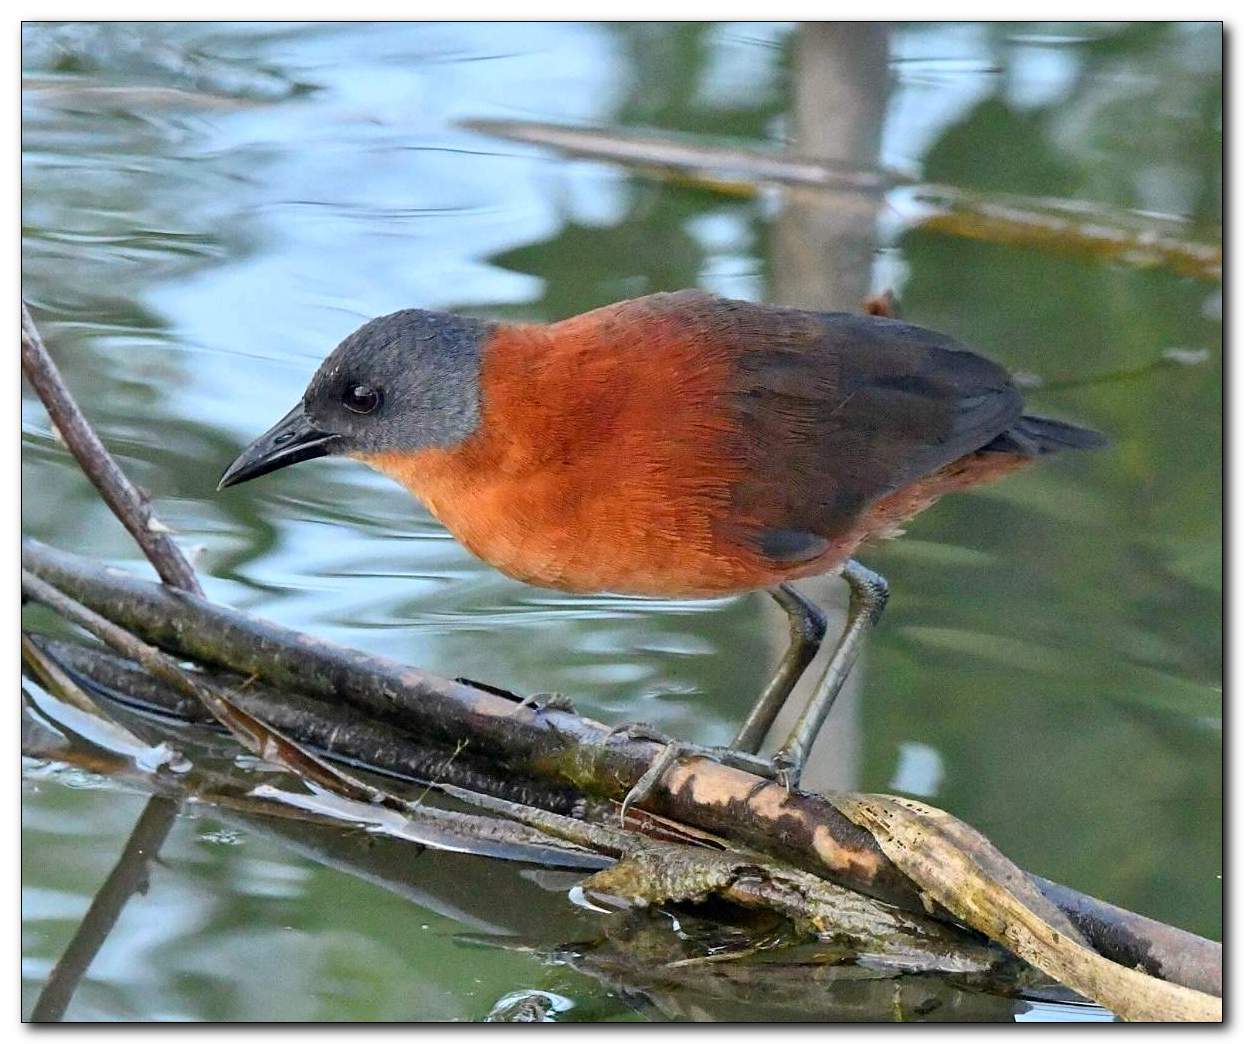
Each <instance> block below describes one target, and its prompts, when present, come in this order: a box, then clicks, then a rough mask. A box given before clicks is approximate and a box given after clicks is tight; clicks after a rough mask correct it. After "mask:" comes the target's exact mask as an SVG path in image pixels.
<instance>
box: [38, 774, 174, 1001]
mask: <svg viewBox="0 0 1244 1044" xmlns="http://www.w3.org/2000/svg"><path fill="white" fill-rule="evenodd" d="M177 809H178V802H176V801H170V800H169V799H168V798H165V797H153V798H151V799H150V800H149V801H148V802H147V807H146V808H144V809H143V813H142V815H141V816H139V817H138V822H137V823H135V824H134V830H133V831H132V832H131V834H130V839H129V840H128V841H127V842H126V843H125V848H124V850H123V851H122V852H121V858H120V859H118V860H117V865H116V866H114V867H113V868H112V873H110V874H109V875H108V879H107V880H106V881H105V882H104V883H103V886H102V887H101V888H100V889H99V891H98V892H96V893H95V898H94V900H93V901H92V902H91V906H90V909H88V910H87V912H86V916H85V917H83V918H82V923H81V924H80V925H79V926H78V930H77V932H75V933H74V937H73V939H71V940H70V942H69V945H68V946H67V947H66V948H65V952H64V953H63V954H61V958H60V960H59V961H57V962H56V967H54V968H53V969H52V974H51V975H49V976H48V980H47V983H46V985H44V987H43V992H42V993H40V994H39V999H38V1000H37V1001H35V1006H34V1009H33V1010H32V1011H31V1013H30V1019H31V1021H32V1022H59V1021H60V1020H61V1019H62V1018H64V1016H65V1009H66V1008H68V1006H69V1001H70V999H71V998H72V997H73V994H74V991H75V990H76V989H77V988H78V983H79V982H81V980H82V976H83V975H85V974H86V970H87V968H89V967H90V966H91V961H93V960H94V959H95V955H96V954H97V953H98V952H99V949H100V947H101V946H103V944H104V941H105V940H106V939H107V938H108V933H109V932H111V931H112V928H113V926H114V925H115V924H116V923H117V919H118V918H119V917H120V916H121V911H122V910H123V909H124V908H125V904H126V903H127V902H129V899H130V896H132V895H133V894H134V893H135V892H138V893H141V894H144V895H145V894H146V892H147V883H148V881H147V867H148V864H149V863H150V862H151V860H152V859H153V858H154V857H155V855H156V853H157V852H158V851H159V850H160V846H161V845H162V844H163V843H164V839H165V838H166V837H168V832H169V830H171V829H172V826H173V821H174V820H175V819H176V818H177Z"/></svg>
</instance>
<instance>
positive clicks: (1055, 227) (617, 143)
mask: <svg viewBox="0 0 1244 1044" xmlns="http://www.w3.org/2000/svg"><path fill="white" fill-rule="evenodd" d="M462 126H464V127H466V128H468V129H469V130H474V131H478V132H480V133H481V134H490V135H494V136H496V137H499V138H507V139H510V140H513V141H523V142H530V143H533V144H537V145H546V146H549V147H551V148H555V149H558V150H559V151H561V152H564V153H567V154H569V155H572V156H586V157H590V158H593V159H601V160H606V161H612V162H614V163H619V164H622V165H623V166H626V167H629V168H630V169H632V170H635V171H636V172H638V173H640V174H650V175H651V174H655V175H656V176H657V177H661V178H666V179H668V178H670V176H671V174H672V175H674V176H675V177H676V179H677V180H678V181H679V182H681V183H686V184H692V185H696V186H698V187H700V188H704V189H707V190H709V191H716V192H724V193H728V194H731V195H746V194H749V193H750V194H754V193H756V192H757V191H758V190H759V187H760V186H761V185H762V184H765V183H776V184H783V185H791V186H800V187H805V188H809V189H815V190H819V191H823V192H827V193H833V194H835V195H841V194H844V193H859V192H888V191H889V190H891V189H897V190H898V191H897V192H895V193H894V194H893V195H892V197H891V202H892V203H899V202H901V198H899V197H902V196H903V195H906V196H908V197H910V198H911V200H912V203H913V204H914V210H915V213H914V214H912V215H911V217H910V224H912V225H914V226H915V227H918V228H922V229H927V230H930V231H936V232H942V233H946V234H948V235H954V236H959V237H961V238H968V239H979V240H983V241H986V242H992V243H1006V244H1011V245H1015V246H1023V247H1033V248H1036V249H1040V250H1047V251H1054V252H1059V253H1072V254H1076V255H1077V256H1082V257H1085V256H1087V257H1095V258H1098V259H1101V260H1107V261H1112V262H1115V263H1118V264H1128V265H1135V266H1137V267H1142V268H1150V267H1154V266H1157V265H1164V266H1166V267H1168V268H1170V269H1171V270H1172V271H1175V272H1178V273H1179V274H1181V275H1189V276H1193V277H1195V278H1198V279H1203V280H1206V281H1208V282H1221V280H1222V245H1221V243H1215V242H1196V241H1193V240H1190V239H1187V238H1185V236H1184V234H1183V233H1184V230H1185V227H1186V226H1187V222H1186V221H1183V220H1181V219H1179V218H1154V217H1151V216H1150V215H1146V214H1142V213H1140V212H1138V211H1131V210H1123V209H1120V208H1118V207H1110V206H1107V205H1105V204H1100V203H1083V202H1080V201H1077V200H1067V199H1059V198H1047V197H1034V196H1017V195H1001V194H996V193H995V194H987V193H977V192H973V191H970V190H967V189H962V188H958V187H957V186H953V185H940V184H931V183H926V184H922V183H918V182H917V181H916V179H915V178H913V177H908V176H906V175H905V174H903V173H901V172H898V171H890V170H884V169H872V168H868V167H860V166H854V165H850V164H843V163H839V162H835V161H833V160H823V159H818V158H811V157H807V156H798V155H791V154H787V153H780V152H773V151H771V150H763V149H757V148H753V147H749V146H747V145H745V144H719V143H711V142H706V141H703V140H700V139H696V138H694V137H688V136H686V135H683V136H681V137H674V136H671V135H669V134H644V133H637V132H634V131H630V130H618V129H608V128H606V129H596V128H584V127H566V126H559V125H557V124H552V123H535V122H524V121H519V120H467V121H464V122H463V124H462ZM905 216H906V215H905Z"/></svg>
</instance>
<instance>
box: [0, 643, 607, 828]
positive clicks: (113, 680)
mask: <svg viewBox="0 0 1244 1044" xmlns="http://www.w3.org/2000/svg"><path fill="white" fill-rule="evenodd" d="M23 639H25V640H28V641H30V642H31V643H32V644H34V645H35V646H36V647H37V648H38V649H40V650H42V651H43V652H44V653H45V654H46V655H47V657H48V658H49V659H51V660H52V661H53V662H54V663H55V664H57V666H59V667H60V668H61V669H62V670H63V671H65V672H66V673H67V674H68V675H69V676H70V677H71V678H72V679H73V681H74V682H76V683H77V684H78V685H79V686H81V687H82V688H85V689H86V690H87V691H88V692H89V693H90V694H91V695H92V696H94V697H103V698H104V699H108V700H112V701H115V702H119V703H120V704H121V705H122V706H127V707H130V708H131V709H133V708H140V709H143V710H146V711H148V712H156V713H162V714H164V715H167V716H168V717H171V718H175V719H178V720H180V721H186V722H193V723H195V724H200V725H202V724H211V725H215V721H214V719H213V718H212V717H211V715H209V714H208V713H207V712H206V711H205V710H204V709H203V707H202V705H201V704H199V702H198V701H197V700H191V699H189V698H187V697H185V696H181V695H179V694H178V693H177V692H176V691H175V690H173V689H170V688H169V687H168V686H167V685H161V684H160V683H159V682H158V681H156V679H155V678H153V677H152V676H151V675H150V674H148V673H147V672H146V671H144V670H143V669H142V668H141V667H139V666H138V664H136V663H134V662H133V661H131V660H127V659H124V658H122V657H119V656H115V655H112V654H110V653H106V652H103V651H101V650H99V649H94V648H91V647H90V646H86V645H81V644H79V643H77V642H66V641H59V640H57V639H54V638H48V637H46V636H43V635H31V636H29V637H27V636H26V635H24V634H23ZM197 677H198V680H199V683H200V684H202V685H205V686H207V687H208V688H216V687H217V686H220V687H222V688H224V689H226V690H227V691H229V692H230V693H231V695H232V697H233V699H234V701H235V702H236V703H237V704H238V705H239V706H240V707H242V708H243V709H244V710H246V711H248V712H249V713H251V714H253V715H254V716H255V717H257V718H260V719H261V720H263V721H265V722H267V723H268V724H269V725H271V726H273V727H274V728H277V729H280V730H281V731H282V732H284V733H285V734H286V735H288V736H289V737H290V738H291V739H293V740H295V741H296V742H298V743H300V744H303V745H305V746H308V747H310V748H312V749H314V750H316V751H317V752H319V753H322V754H323V755H324V756H325V757H327V758H330V759H333V760H335V761H340V762H343V763H345V764H349V765H356V766H358V765H362V766H366V767H367V769H368V770H369V771H373V772H378V773H382V774H384V775H388V776H392V777H393V778H394V779H398V780H401V781H403V782H406V783H412V784H414V783H430V782H435V783H438V784H441V783H447V784H451V785H453V786H457V787H461V788H463V789H465V790H471V791H475V792H478V793H482V794H489V795H492V796H494V797H498V798H504V799H505V800H507V801H513V802H517V803H520V804H523V805H532V806H534V807H536V808H542V809H546V810H548V811H550V812H559V813H562V814H563V815H571V814H580V813H583V812H585V811H587V812H592V811H593V809H592V808H591V807H590V803H588V802H586V801H585V800H584V798H583V796H582V794H581V793H580V792H579V791H578V790H576V789H574V788H573V787H569V786H566V785H564V784H558V783H556V782H552V781H548V780H536V779H533V778H531V777H530V776H527V775H524V774H522V773H518V772H515V771H513V770H506V769H503V768H501V767H499V766H498V764H497V763H496V762H495V761H484V760H481V759H479V758H475V757H473V756H472V755H471V754H470V752H469V751H466V750H458V749H457V747H452V748H451V747H446V746H437V745H432V744H429V743H427V742H426V741H422V740H421V739H420V738H419V737H417V736H414V735H411V734H410V733H408V732H405V731H404V730H402V729H398V728H395V727H394V726H392V725H388V724H385V723H383V722H379V721H376V720H375V719H374V718H369V717H367V716H366V715H364V714H361V713H360V712H359V711H357V710H355V709H354V708H353V707H351V706H349V705H348V704H343V703H341V702H335V703H330V702H328V701H326V700H317V699H313V698H311V697H309V696H304V695H302V694H301V693H296V692H278V691H277V690H276V689H273V688H271V687H269V686H267V685H264V684H263V683H262V682H256V681H253V680H248V679H244V678H241V677H240V676H238V675H235V674H219V675H218V674H212V675H207V674H202V673H201V674H199V675H198V676H197ZM596 804H598V805H599V806H600V809H599V811H598V812H597V814H603V813H604V810H605V808H606V805H605V803H604V802H598V803H596ZM585 806H589V807H587V808H585ZM612 807H613V806H612V805H609V806H608V808H612Z"/></svg>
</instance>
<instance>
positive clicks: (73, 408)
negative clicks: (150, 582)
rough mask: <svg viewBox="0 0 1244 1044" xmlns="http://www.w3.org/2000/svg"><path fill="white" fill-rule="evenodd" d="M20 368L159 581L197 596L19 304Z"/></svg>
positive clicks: (185, 568)
mask: <svg viewBox="0 0 1244 1044" xmlns="http://www.w3.org/2000/svg"><path fill="white" fill-rule="evenodd" d="M22 372H23V373H24V374H25V375H26V379H27V380H28V381H30V383H31V385H32V386H33V387H34V389H35V391H36V392H38V393H39V398H40V399H41V400H43V405H44V407H45V408H46V409H47V411H48V416H49V417H51V419H52V423H53V424H54V425H55V426H56V430H57V431H59V432H60V434H61V437H62V438H63V439H64V440H65V445H66V446H68V447H69V452H70V453H72V454H73V455H74V459H76V460H77V462H78V464H79V465H80V466H81V468H82V470H83V471H84V472H85V473H86V477H87V478H89V479H90V480H91V482H92V483H94V485H95V488H96V489H98V490H99V494H100V496H102V497H103V498H104V502H105V503H106V504H107V505H108V506H109V507H110V508H111V509H112V513H113V514H114V515H116V516H117V518H119V519H120V520H121V523H122V524H123V525H124V526H125V528H126V529H128V530H129V531H130V535H131V536H133V538H134V539H135V540H136V541H137V542H138V546H139V547H141V548H142V549H143V554H145V555H146V556H147V558H148V559H150V561H151V564H152V565H153V566H155V569H156V572H157V573H159V574H160V579H161V580H163V581H164V582H165V583H166V584H168V585H169V586H170V587H176V588H177V589H178V590H181V591H190V592H192V593H194V594H199V595H201V594H202V593H203V589H202V588H201V587H200V586H199V581H198V580H197V579H196V578H195V575H194V570H193V569H191V568H190V563H189V562H187V561H186V559H185V556H184V555H182V553H181V551H180V550H179V549H178V547H177V545H176V544H174V543H173V541H172V540H171V539H169V536H168V530H167V528H166V527H165V526H164V525H163V523H161V522H160V520H159V519H158V518H156V516H155V512H153V511H152V509H151V503H150V502H149V501H148V500H147V498H146V497H145V496H144V495H143V494H142V493H141V492H140V491H139V489H138V488H137V487H136V486H135V485H134V484H133V483H132V482H131V481H130V480H129V478H127V477H126V474H125V472H123V471H122V470H121V469H120V467H118V466H117V462H116V461H115V460H113V458H112V454H111V453H109V452H108V450H107V448H106V447H105V446H104V444H103V443H102V442H101V441H100V439H99V436H98V435H96V434H95V431H94V429H92V428H91V425H90V423H89V422H88V421H87V419H86V417H84V416H83V415H82V411H81V410H80V409H79V408H78V404H77V403H76V402H75V401H74V398H73V396H72V395H70V394H69V390H68V389H67V388H66V387H65V382H64V380H62V378H61V375H60V370H59V369H57V366H56V363H54V362H53V361H52V357H51V356H50V355H48V352H47V349H46V348H44V347H43V340H42V339H41V338H40V337H39V331H38V330H37V329H35V324H34V320H33V319H31V318H30V313H29V312H28V311H27V310H26V305H25V304H24V303H23V304H22Z"/></svg>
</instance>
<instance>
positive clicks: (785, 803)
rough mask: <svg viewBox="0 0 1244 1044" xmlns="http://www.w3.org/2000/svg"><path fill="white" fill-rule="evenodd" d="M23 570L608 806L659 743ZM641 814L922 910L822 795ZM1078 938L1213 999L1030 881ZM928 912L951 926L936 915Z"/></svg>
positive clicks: (1191, 941)
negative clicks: (606, 801)
mask: <svg viewBox="0 0 1244 1044" xmlns="http://www.w3.org/2000/svg"><path fill="white" fill-rule="evenodd" d="M22 564H23V568H25V569H28V570H30V571H31V572H33V573H35V574H37V575H39V576H41V577H43V578H44V579H46V580H48V581H49V582H51V583H53V584H55V585H56V586H57V587H60V588H61V589H63V590H64V591H66V592H67V593H69V594H71V595H72V596H73V597H74V598H75V599H77V600H79V601H81V602H82V603H84V604H85V605H87V606H90V607H91V608H93V609H95V610H96V611H97V612H102V613H107V614H108V615H109V616H110V617H111V618H112V619H114V620H115V621H116V622H118V623H119V624H121V625H122V626H124V627H125V628H127V629H129V630H132V631H134V632H135V633H137V634H139V635H141V636H142V637H143V638H145V639H146V640H147V641H150V642H152V643H154V644H156V645H158V646H161V647H163V648H165V649H167V650H169V651H171V652H173V653H175V654H177V655H179V656H184V657H187V658H190V659H193V660H196V661H198V662H202V663H206V664H210V665H214V666H218V667H223V668H226V669H229V670H233V671H235V672H237V673H239V674H242V675H245V676H251V675H254V676H255V677H256V678H258V679H260V680H262V681H264V682H266V683H267V684H269V685H273V686H275V687H277V688H281V689H292V690H294V691H298V692H303V693H305V694H307V695H309V696H314V697H318V698H320V699H323V700H334V699H339V700H345V701H346V702H348V703H350V704H351V705H352V706H354V707H355V708H357V709H359V710H360V711H362V712H364V713H366V714H367V715H369V716H371V717H374V718H378V719H380V720H383V721H387V722H390V723H393V724H395V725H397V726H399V727H402V728H405V729H407V730H410V731H411V732H414V733H416V734H418V735H420V736H428V737H436V738H437V739H439V740H440V741H442V742H448V743H454V742H459V741H465V742H466V743H467V744H468V749H469V750H471V751H472V752H474V753H477V754H481V755H484V756H488V757H495V758H498V759H499V760H500V761H501V762H502V763H503V764H505V765H508V766H510V767H511V768H514V769H516V770H520V769H521V770H522V771H525V772H529V773H531V774H533V775H536V776H539V777H542V778H546V779H552V780H557V781H560V782H562V783H568V784H570V785H572V786H575V787H577V788H580V789H582V790H584V791H585V792H588V793H590V794H594V795H596V796H599V797H604V798H610V799H614V800H616V799H619V798H621V797H622V795H624V794H625V793H626V791H627V790H628V789H629V788H630V787H631V786H632V785H633V784H634V783H635V782H636V781H637V780H638V779H639V778H640V777H641V776H642V775H643V773H644V772H645V771H646V770H647V768H648V767H649V765H650V764H651V762H652V761H653V759H654V758H656V757H657V756H658V755H659V754H660V753H661V752H662V750H663V749H664V748H663V746H662V745H661V744H658V743H654V742H652V741H649V740H641V739H633V738H629V737H626V736H622V735H614V736H611V735H610V733H609V729H608V728H607V727H606V726H605V725H603V724H601V723H599V722H595V721H591V720H590V719H587V718H582V717H580V716H578V715H575V714H572V713H569V712H566V711H560V710H554V709H552V708H540V707H532V706H523V705H519V704H518V703H517V702H516V699H508V698H506V697H505V696H503V695H500V694H499V693H498V692H494V691H488V690H486V689H482V688H479V687H478V686H476V685H472V684H467V683H464V682H461V681H458V682H454V681H449V680H447V679H444V678H440V677H438V676H436V675H434V674H431V673H430V672H427V671H423V670H420V669H418V668H414V667H407V666H404V665H402V664H399V663H396V662H394V661H392V660H387V659H384V658H381V657H374V656H369V655H367V654H366V653H362V652H359V651H357V650H353V649H348V648H344V647H342V646H338V645H335V644H333V643H331V642H327V641H324V640H322V639H317V638H314V637H311V636H309V635H305V634H301V633H299V632H295V631H291V630H288V629H287V628H284V627H281V626H279V625H277V624H273V623H269V622H267V621H263V620H259V619H256V618H254V617H250V616H248V615H246V614H243V613H240V612H237V611H235V610H231V609H228V608H225V607H223V606H219V605H216V604H213V603H211V602H208V601H206V600H204V599H201V598H198V597H195V596H192V595H186V594H180V593H175V592H171V591H169V590H168V589H167V588H162V587H160V586H158V585H155V584H151V583H147V582H145V581H141V580H138V579H136V578H134V577H131V576H128V575H126V574H124V573H122V572H121V571H119V570H115V569H105V568H103V567H101V566H99V565H97V564H95V563H93V562H91V561H90V560H88V559H85V558H82V557H80V556H77V555H73V554H69V553H66V552H63V551H57V550H54V549H52V548H49V547H47V546H46V545H43V544H40V543H38V542H36V541H32V540H29V539H25V540H23V546H22ZM645 807H648V808H650V809H651V810H652V811H654V812H656V813H659V814H661V815H664V816H668V817H669V818H671V819H673V820H676V821H678V822H680V823H685V824H688V825H689V826H691V827H694V828H698V829H701V830H705V831H708V832H711V833H714V834H718V835H721V836H724V837H729V838H730V839H731V841H732V842H733V843H736V844H738V845H740V846H744V847H748V848H752V849H754V850H756V851H759V852H763V853H765V854H767V855H769V856H771V857H773V858H775V859H778V860H780V861H781V862H783V863H786V864H787V865H790V866H793V867H796V868H799V869H804V870H808V871H810V872H812V873H814V874H817V875H818V876H821V877H825V878H827V879H829V880H831V881H835V882H837V883H839V884H842V885H844V886H846V887H848V888H851V889H853V890H855V891H860V892H863V893H865V894H868V895H871V896H873V897H875V898H879V899H882V900H884V901H886V902H889V903H892V904H893V905H896V906H899V907H902V908H905V909H909V910H920V909H922V903H921V897H920V895H919V892H918V890H917V889H916V888H915V886H914V885H913V884H912V882H911V880H910V879H909V878H908V877H907V876H906V875H905V874H904V873H903V872H902V871H901V870H899V869H898V867H896V866H895V865H894V863H893V862H891V861H890V859H888V858H887V857H886V856H885V855H884V854H883V852H882V851H881V848H880V847H879V845H878V843H877V841H876V839H875V838H874V837H873V835H872V834H871V833H869V831H867V830H865V829H863V828H861V827H860V826H857V825H856V824H855V823H852V822H851V821H850V820H849V819H848V818H847V817H846V816H844V815H843V814H842V813H841V812H839V811H838V809H837V808H836V807H835V806H834V805H833V804H832V802H831V801H829V800H826V799H825V798H822V797H819V796H816V795H812V794H804V793H800V792H794V793H789V794H788V793H787V792H786V791H785V790H784V789H783V788H782V787H780V786H778V785H776V784H773V783H771V782H769V781H767V780H763V779H760V778H759V777H756V776H752V775H750V774H748V773H745V772H741V771H739V770H736V769H732V768H727V767H726V766H723V765H719V764H717V763H716V762H711V761H708V760H705V759H699V758H696V759H688V760H686V761H684V762H682V763H680V764H677V765H675V766H674V767H673V768H672V769H670V771H669V772H667V773H666V775H665V778H664V779H663V781H662V783H661V785H660V786H659V787H658V788H657V789H656V791H655V792H654V793H653V795H652V797H651V798H650V800H649V801H648V802H646V803H645ZM1031 881H1032V883H1033V884H1034V886H1035V887H1036V888H1038V889H1040V891H1041V892H1042V893H1043V894H1045V895H1046V896H1047V898H1048V899H1050V900H1051V901H1052V902H1053V903H1054V904H1055V905H1056V906H1057V907H1058V908H1059V909H1060V910H1062V911H1063V912H1064V913H1065V914H1066V915H1067V917H1068V918H1070V919H1071V920H1072V921H1073V923H1074V924H1075V926H1076V927H1077V928H1078V929H1079V931H1080V932H1081V933H1082V934H1083V936H1084V938H1085V939H1086V940H1087V942H1088V943H1089V944H1090V945H1091V946H1093V947H1094V948H1096V949H1098V951H1099V952H1101V953H1103V954H1104V955H1108V956H1111V958H1112V959H1114V960H1116V961H1118V962H1119V963H1123V964H1126V965H1128V966H1140V967H1143V968H1144V969H1145V970H1146V971H1148V972H1149V973H1150V974H1152V975H1154V976H1155V977H1157V978H1161V979H1165V980H1167V981H1171V982H1177V983H1180V984H1182V985H1185V986H1189V987H1191V988H1194V989H1198V990H1202V991H1205V992H1209V993H1214V994H1219V995H1220V994H1221V989H1222V980H1221V975H1222V972H1221V962H1222V948H1221V946H1220V945H1219V944H1217V943H1214V942H1212V941H1210V940H1207V939H1202V938H1200V937H1198V936H1196V935H1193V934H1192V933H1189V932H1184V931H1181V930H1179V929H1176V928H1172V927H1170V926H1168V925H1162V924H1160V923H1159V922H1156V921H1152V920H1150V919H1149V918H1145V917H1141V916H1140V915H1138V914H1134V913H1130V912H1128V911H1122V910H1120V909H1119V908H1118V907H1115V906H1112V905H1110V904H1108V903H1103V902H1101V901H1100V900H1097V899H1093V898H1091V897H1089V896H1084V895H1081V894H1079V893H1075V892H1072V891H1071V890H1070V889H1066V888H1064V887H1062V886H1056V885H1050V884H1049V883H1048V882H1044V881H1042V880H1041V879H1040V878H1035V877H1034V878H1031ZM940 916H942V917H943V918H945V919H947V920H953V919H954V918H953V917H952V916H951V915H950V914H949V913H948V912H946V911H945V910H941V911H940Z"/></svg>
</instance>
